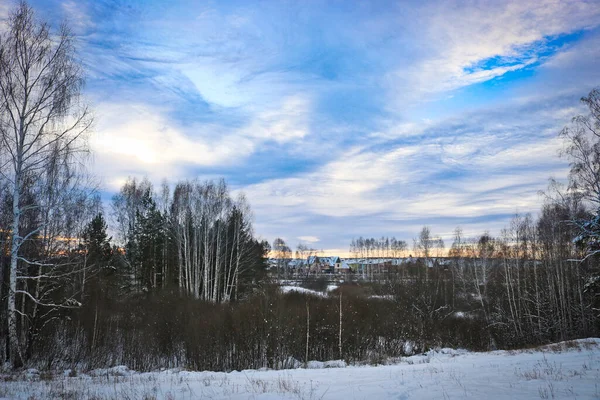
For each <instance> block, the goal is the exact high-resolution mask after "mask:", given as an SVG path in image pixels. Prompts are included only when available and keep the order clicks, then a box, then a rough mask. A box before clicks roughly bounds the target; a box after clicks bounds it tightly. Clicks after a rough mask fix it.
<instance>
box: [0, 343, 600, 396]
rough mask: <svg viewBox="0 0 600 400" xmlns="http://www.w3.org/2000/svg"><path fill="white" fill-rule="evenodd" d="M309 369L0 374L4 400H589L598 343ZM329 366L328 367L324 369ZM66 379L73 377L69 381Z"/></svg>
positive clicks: (599, 383)
mask: <svg viewBox="0 0 600 400" xmlns="http://www.w3.org/2000/svg"><path fill="white" fill-rule="evenodd" d="M344 365H345V364H344V363H343V362H330V363H327V364H326V363H311V365H309V367H312V368H309V369H294V370H282V371H270V370H265V371H255V370H247V371H241V372H237V371H236V372H230V373H221V372H188V371H178V370H168V371H161V372H152V373H136V372H132V371H129V370H128V369H127V368H126V367H115V368H111V369H104V370H94V371H91V372H89V373H87V374H79V375H78V376H75V377H69V376H68V375H69V371H65V372H64V373H61V374H60V376H54V377H53V378H51V377H49V376H45V374H43V373H42V374H40V373H38V372H37V371H34V370H32V371H28V372H27V373H25V374H22V375H20V376H18V377H14V376H8V375H3V376H2V378H1V379H2V380H0V398H8V399H13V398H14V399H46V398H67V399H86V398H87V399H345V400H349V399H369V400H375V399H463V398H472V399H483V398H485V399H486V400H491V399H554V398H556V399H593V398H596V399H597V398H600V339H585V340H579V341H575V342H567V343H562V344H557V345H551V346H546V347H542V348H538V349H534V350H520V351H495V352H489V353H471V352H467V351H462V350H452V349H441V350H437V351H430V352H428V353H426V354H424V355H417V356H411V357H406V358H403V359H401V360H397V362H396V363H395V364H393V365H380V366H347V367H344ZM326 366H329V367H330V368H326ZM71 375H73V374H71Z"/></svg>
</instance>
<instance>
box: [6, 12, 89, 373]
mask: <svg viewBox="0 0 600 400" xmlns="http://www.w3.org/2000/svg"><path fill="white" fill-rule="evenodd" d="M82 85H83V75H82V70H81V67H80V65H79V63H78V62H77V60H76V57H75V48H74V40H73V36H72V34H71V33H70V31H69V29H68V27H67V26H66V25H62V26H61V27H60V30H59V31H58V33H57V34H55V35H54V34H51V32H50V27H49V25H48V24H47V23H44V22H41V21H39V20H38V19H37V17H36V15H35V13H34V11H33V9H32V8H31V7H29V6H28V5H27V4H26V3H25V2H21V3H20V4H19V5H18V6H17V7H16V9H14V10H13V11H12V12H11V14H10V16H9V18H8V21H7V29H6V30H5V32H3V33H2V34H1V35H0V143H1V147H2V153H3V154H4V156H3V158H2V159H1V162H2V164H0V173H1V176H2V179H3V180H6V181H7V182H8V185H9V191H10V192H11V197H12V218H11V224H10V231H11V239H10V241H11V244H10V267H9V288H8V301H7V309H8V310H7V322H8V336H9V359H10V362H11V364H12V365H13V366H15V367H16V366H20V365H21V364H22V362H23V354H22V349H21V347H20V344H19V336H20V335H19V332H18V328H17V316H18V313H19V310H17V308H16V297H17V293H18V290H17V282H18V281H19V279H20V278H21V277H20V276H19V275H20V274H21V271H22V268H21V267H23V268H24V267H25V266H31V265H35V266H38V267H40V276H42V275H43V272H41V270H42V269H44V268H47V267H51V265H48V264H46V263H45V262H42V261H35V260H30V259H27V258H25V257H24V256H23V255H22V254H21V248H22V246H23V244H24V243H26V242H27V241H28V240H32V239H34V238H35V237H39V236H40V235H41V234H42V233H43V230H44V229H45V228H47V225H46V224H40V225H39V226H38V227H36V228H35V229H34V230H32V231H30V232H28V233H27V234H26V235H24V234H23V232H22V230H21V220H22V218H24V216H25V214H27V213H29V212H33V211H36V212H40V211H41V210H40V208H42V207H43V205H42V204H36V203H35V202H28V201H26V199H24V198H22V194H23V190H24V185H25V181H26V180H27V179H29V180H32V181H36V180H38V179H41V177H42V175H43V174H44V172H45V171H46V169H47V167H48V165H49V163H51V162H52V160H54V159H61V160H64V162H65V163H67V164H69V163H72V162H73V161H74V155H75V154H77V153H78V152H80V151H82V150H84V149H83V147H82V141H81V139H82V138H83V135H84V134H85V132H86V131H87V130H88V129H89V127H90V124H91V121H92V119H91V116H90V113H89V111H88V108H87V107H86V106H85V105H82V104H81V102H80V93H81V89H82ZM45 211H46V212H48V210H45ZM22 294H23V295H25V296H27V297H29V299H30V300H31V301H33V302H34V303H36V304H38V305H40V306H44V305H51V306H53V307H56V306H64V304H46V303H43V302H42V301H40V300H39V299H37V298H36V297H35V296H34V295H33V294H31V293H30V292H28V291H23V293H22Z"/></svg>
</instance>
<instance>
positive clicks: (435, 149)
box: [0, 0, 600, 254]
mask: <svg viewBox="0 0 600 400" xmlns="http://www.w3.org/2000/svg"><path fill="white" fill-rule="evenodd" d="M13 4H14V3H13ZM31 5H32V6H33V7H34V8H36V9H37V10H39V11H40V15H43V16H44V17H45V18H48V19H49V20H50V21H51V22H52V23H53V24H57V23H59V22H60V21H61V20H63V19H67V20H68V21H69V23H70V24H71V26H72V27H73V30H74V31H75V33H76V34H77V37H78V41H79V51H80V56H81V58H82V61H83V63H84V65H85V67H86V71H87V75H88V79H87V86H86V96H87V98H88V99H89V101H90V103H91V104H92V106H93V108H94V110H95V114H96V124H95V128H94V132H93V134H92V136H91V137H90V147H91V148H92V150H93V152H94V166H93V170H94V172H95V173H96V174H97V175H98V176H99V177H100V178H101V179H102V182H103V188H104V192H105V195H106V197H110V195H111V194H112V193H114V192H115V191H116V190H118V187H119V186H120V185H121V184H122V183H123V182H124V180H125V179H126V178H127V177H128V176H137V177H142V176H148V177H149V178H150V179H151V180H152V181H153V182H155V183H157V184H158V183H160V181H161V180H162V179H164V178H166V179H168V180H169V181H171V182H174V181H176V180H178V179H182V178H192V177H198V178H200V179H211V178H218V177H224V178H225V179H226V180H227V181H228V182H229V183H230V185H231V187H232V189H233V191H234V192H237V191H243V192H244V193H245V194H246V195H247V197H248V199H249V201H250V203H251V205H252V209H253V211H254V217H255V230H256V233H257V234H258V235H259V236H261V237H263V238H266V239H268V240H269V241H272V240H273V239H274V238H275V237H277V236H280V237H283V238H284V239H285V240H286V241H287V242H288V244H289V245H290V246H291V247H293V248H295V246H296V245H297V244H298V243H301V242H302V243H305V244H308V245H310V246H313V247H315V248H317V249H323V250H325V251H326V252H330V253H340V254H343V253H344V252H346V251H347V250H348V246H349V243H350V240H351V239H352V238H353V237H357V236H359V235H362V236H375V237H377V236H382V235H389V236H391V235H395V236H396V237H397V238H400V239H405V240H407V241H408V242H409V243H412V238H413V237H415V236H416V235H417V233H418V231H419V230H420V228H421V227H422V226H423V225H429V226H430V227H431V229H432V232H433V233H435V234H439V235H442V237H444V238H445V239H446V244H447V246H449V245H450V242H451V239H450V238H451V236H452V232H453V230H454V228H455V227H457V226H460V227H462V229H463V231H464V232H465V234H466V235H467V236H469V235H477V234H481V233H483V232H484V231H486V230H487V231H490V233H492V234H498V233H499V232H500V229H501V228H502V227H504V226H506V225H507V223H508V221H509V219H510V218H511V216H512V215H514V214H515V213H516V212H520V213H525V212H532V213H535V212H537V211H538V210H539V207H540V204H541V202H542V198H541V197H540V196H539V194H538V192H539V191H540V190H543V189H545V188H546V187H547V185H548V178H550V177H555V178H558V179H564V178H566V176H567V171H568V163H567V161H566V160H564V159H560V158H559V157H558V151H559V149H560V148H561V143H560V141H559V139H558V138H557V134H558V132H559V131H560V129H561V128H562V127H563V126H564V125H565V124H566V123H568V121H569V120H570V118H571V117H572V116H574V115H576V114H578V113H580V112H582V111H584V110H583V109H582V108H581V106H580V104H579V101H578V100H579V98H580V97H581V96H583V95H585V94H587V93H588V92H589V91H590V90H591V89H592V88H593V87H595V86H598V85H600V68H598V60H600V2H598V1H587V2H585V1H560V2H558V1H536V2H533V1H531V2H529V1H469V2H453V1H443V2H435V1H431V2H421V1H415V2H408V1H407V2H391V1H373V2H367V1H327V2H326V1H264V2H261V1H202V2H197V1H172V2H171V1H169V2H166V1H162V0H161V1H158V0H157V1H132V0H129V1H118V0H104V1H102V0H98V1H87V2H86V1H74V0H70V1H64V0H32V1H31ZM9 7H10V2H9V3H8V4H7V3H4V5H0V15H6V12H7V10H8V8H9Z"/></svg>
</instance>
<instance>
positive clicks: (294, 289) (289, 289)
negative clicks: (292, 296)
mask: <svg viewBox="0 0 600 400" xmlns="http://www.w3.org/2000/svg"><path fill="white" fill-rule="evenodd" d="M281 291H282V292H283V293H289V292H298V293H306V294H312V295H314V296H319V297H327V294H325V293H323V292H318V291H316V290H312V289H306V288H303V287H300V286H281Z"/></svg>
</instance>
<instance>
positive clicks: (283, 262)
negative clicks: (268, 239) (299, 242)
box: [272, 238, 292, 278]
mask: <svg viewBox="0 0 600 400" xmlns="http://www.w3.org/2000/svg"><path fill="white" fill-rule="evenodd" d="M272 252H273V257H274V258H275V259H276V260H277V277H278V278H280V277H281V270H283V271H284V277H285V278H287V272H288V263H289V262H290V260H291V258H292V250H291V249H290V248H289V247H288V245H287V244H286V243H285V240H283V239H282V238H276V239H275V240H274V241H273V247H272Z"/></svg>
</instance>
